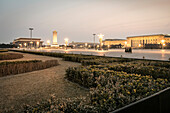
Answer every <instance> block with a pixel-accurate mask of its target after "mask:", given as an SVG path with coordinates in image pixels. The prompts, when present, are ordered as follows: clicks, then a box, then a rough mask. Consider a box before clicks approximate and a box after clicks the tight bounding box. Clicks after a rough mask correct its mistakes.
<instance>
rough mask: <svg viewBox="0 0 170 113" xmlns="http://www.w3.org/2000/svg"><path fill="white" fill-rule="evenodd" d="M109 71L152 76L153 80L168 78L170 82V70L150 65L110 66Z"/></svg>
mask: <svg viewBox="0 0 170 113" xmlns="http://www.w3.org/2000/svg"><path fill="white" fill-rule="evenodd" d="M108 68H109V70H115V71H124V72H127V73H136V74H141V75H151V76H152V77H153V78H155V79H156V78H166V79H168V80H169V81H170V69H169V68H165V67H156V66H150V65H146V66H144V65H142V66H140V65H138V64H137V65H135V64H117V65H110V66H108Z"/></svg>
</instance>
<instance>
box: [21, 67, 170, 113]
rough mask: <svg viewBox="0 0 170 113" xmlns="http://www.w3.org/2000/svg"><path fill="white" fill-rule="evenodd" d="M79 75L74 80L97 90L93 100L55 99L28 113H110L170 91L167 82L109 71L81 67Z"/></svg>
mask: <svg viewBox="0 0 170 113" xmlns="http://www.w3.org/2000/svg"><path fill="white" fill-rule="evenodd" d="M69 73H72V72H71V71H70V72H69ZM75 73H76V72H75ZM75 73H72V74H71V75H72V79H74V80H75V79H77V80H78V79H79V80H80V81H81V82H82V84H81V85H83V86H90V87H91V86H92V87H93V88H91V89H90V94H89V96H87V97H84V98H82V97H77V98H72V99H56V100H55V97H54V98H51V99H50V100H48V101H45V102H41V103H39V104H37V105H35V106H31V105H27V106H25V107H24V112H34V113H37V112H59V113H60V112H64V113H84V112H86V113H87V112H89V113H103V112H106V113H107V112H111V111H114V110H116V109H118V108H120V107H123V106H125V105H127V104H130V103H132V102H135V101H137V100H139V99H142V98H144V97H146V96H149V95H151V94H154V93H155V92H158V91H160V90H162V89H164V88H166V87H169V82H168V81H167V80H166V79H160V78H158V79H156V80H155V79H153V78H152V77H151V76H141V75H137V74H127V73H125V72H116V71H110V70H106V69H99V68H98V69H96V68H91V67H79V70H77V74H76V75H74V74H75ZM67 74H68V72H67ZM71 75H70V76H71ZM74 82H76V81H74ZM81 82H80V83H81ZM86 83H87V84H86Z"/></svg>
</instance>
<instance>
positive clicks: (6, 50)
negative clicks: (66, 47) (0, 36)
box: [0, 49, 8, 53]
mask: <svg viewBox="0 0 170 113" xmlns="http://www.w3.org/2000/svg"><path fill="white" fill-rule="evenodd" d="M1 52H8V49H0V53H1Z"/></svg>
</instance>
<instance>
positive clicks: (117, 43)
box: [103, 39, 127, 47]
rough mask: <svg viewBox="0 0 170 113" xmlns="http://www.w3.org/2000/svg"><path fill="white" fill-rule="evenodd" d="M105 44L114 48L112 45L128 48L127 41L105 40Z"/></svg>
mask: <svg viewBox="0 0 170 113" xmlns="http://www.w3.org/2000/svg"><path fill="white" fill-rule="evenodd" d="M103 44H104V45H107V46H109V47H110V46H112V45H115V46H116V45H119V46H121V47H126V44H127V40H125V39H105V40H103Z"/></svg>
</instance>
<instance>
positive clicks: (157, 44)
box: [127, 34, 170, 48]
mask: <svg viewBox="0 0 170 113" xmlns="http://www.w3.org/2000/svg"><path fill="white" fill-rule="evenodd" d="M169 43H170V35H165V34H156V35H144V36H131V37H127V46H128V47H133V48H141V47H142V48H145V47H146V48H147V47H150V48H161V47H163V46H164V47H165V46H166V45H169Z"/></svg>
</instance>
